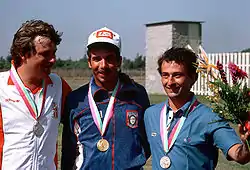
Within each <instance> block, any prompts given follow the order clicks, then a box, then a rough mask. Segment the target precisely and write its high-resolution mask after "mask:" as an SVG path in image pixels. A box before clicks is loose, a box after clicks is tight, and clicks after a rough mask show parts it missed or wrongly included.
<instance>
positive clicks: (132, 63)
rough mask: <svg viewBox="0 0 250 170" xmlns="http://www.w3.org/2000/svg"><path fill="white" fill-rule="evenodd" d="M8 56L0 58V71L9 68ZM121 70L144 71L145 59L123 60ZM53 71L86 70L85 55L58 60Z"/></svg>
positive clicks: (86, 59)
mask: <svg viewBox="0 0 250 170" xmlns="http://www.w3.org/2000/svg"><path fill="white" fill-rule="evenodd" d="M9 60H10V56H7V57H6V58H4V57H3V56H2V57H0V69H2V70H3V69H5V70H6V69H9V68H10V61H9ZM122 62H123V63H122V68H123V69H129V70H130V69H144V68H145V57H144V56H142V55H139V54H137V55H136V58H135V59H134V60H130V59H127V58H125V57H124V58H123V61H122ZM53 68H54V69H56V68H63V69H75V68H77V69H88V57H87V55H85V56H84V57H82V58H80V59H79V60H72V59H71V58H68V59H66V60H63V59H60V58H58V59H57V61H56V63H55V65H54V66H53Z"/></svg>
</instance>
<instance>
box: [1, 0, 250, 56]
mask: <svg viewBox="0 0 250 170" xmlns="http://www.w3.org/2000/svg"><path fill="white" fill-rule="evenodd" d="M249 7H250V1H249V0H240V1H233V0H209V1H208V0H105V1H101V0H99V1H98V0H74V1H68V0H43V1H34V0H2V1H1V2H0V56H7V55H8V54H9V48H10V45H11V42H12V39H13V35H14V33H15V32H16V30H17V29H18V28H19V27H20V25H21V23H23V22H25V21H26V20H29V19H42V20H44V21H47V22H49V23H51V24H53V25H54V27H55V28H56V29H57V30H59V31H60V32H63V37H62V38H63V41H62V43H61V44H60V46H59V47H58V52H57V57H60V58H62V59H65V58H69V57H71V58H72V59H77V58H80V57H82V56H84V53H85V46H86V42H87V38H88V35H89V34H90V33H91V32H92V31H94V30H96V29H98V28H101V27H104V26H107V27H109V28H111V29H113V30H114V31H116V32H118V33H119V34H120V35H121V37H122V55H123V56H124V57H127V58H134V57H135V56H136V53H140V54H145V50H144V49H145V24H147V23H152V22H161V21H169V20H194V21H204V22H205V23H204V24H203V25H202V28H203V31H202V36H203V37H202V41H203V46H204V48H205V50H206V51H207V52H232V51H239V50H242V49H245V48H249V47H250V10H249Z"/></svg>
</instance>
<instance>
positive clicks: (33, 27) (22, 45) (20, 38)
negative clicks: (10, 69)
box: [10, 20, 62, 66]
mask: <svg viewBox="0 0 250 170" xmlns="http://www.w3.org/2000/svg"><path fill="white" fill-rule="evenodd" d="M37 36H45V37H47V38H49V39H50V40H51V41H53V42H54V43H55V44H56V45H59V44H60V42H61V40H62V39H61V36H62V33H58V31H56V30H55V29H54V27H53V25H50V24H48V23H47V22H44V21H42V20H29V21H26V22H25V23H23V24H22V26H21V27H20V28H19V29H18V30H17V32H16V33H15V35H14V38H13V41H12V46H11V49H10V53H11V56H12V60H14V63H15V65H16V66H20V64H21V57H20V56H24V55H25V54H26V53H29V54H30V53H31V52H33V53H36V50H35V45H34V39H35V38H36V37H37Z"/></svg>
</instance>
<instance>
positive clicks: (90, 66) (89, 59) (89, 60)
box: [88, 56, 92, 68]
mask: <svg viewBox="0 0 250 170" xmlns="http://www.w3.org/2000/svg"><path fill="white" fill-rule="evenodd" d="M88 65H89V68H92V65H91V58H90V57H89V56H88Z"/></svg>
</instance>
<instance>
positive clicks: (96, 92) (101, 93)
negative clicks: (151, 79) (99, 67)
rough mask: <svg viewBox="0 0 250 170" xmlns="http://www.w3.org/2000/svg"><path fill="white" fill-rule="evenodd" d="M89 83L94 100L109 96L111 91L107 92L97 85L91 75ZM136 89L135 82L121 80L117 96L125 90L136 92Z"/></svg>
mask: <svg viewBox="0 0 250 170" xmlns="http://www.w3.org/2000/svg"><path fill="white" fill-rule="evenodd" d="M90 84H91V94H92V95H93V98H94V100H95V101H96V99H97V100H103V99H107V98H109V97H110V95H111V93H109V91H107V90H106V89H104V88H103V87H100V86H98V85H97V84H96V83H95V79H94V77H93V76H92V77H91V80H90ZM138 90H139V89H138V87H137V86H136V84H135V83H124V82H122V81H121V89H120V91H119V92H118V96H119V95H120V94H124V93H126V92H135V93H136V92H138ZM100 98H101V99H100Z"/></svg>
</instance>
